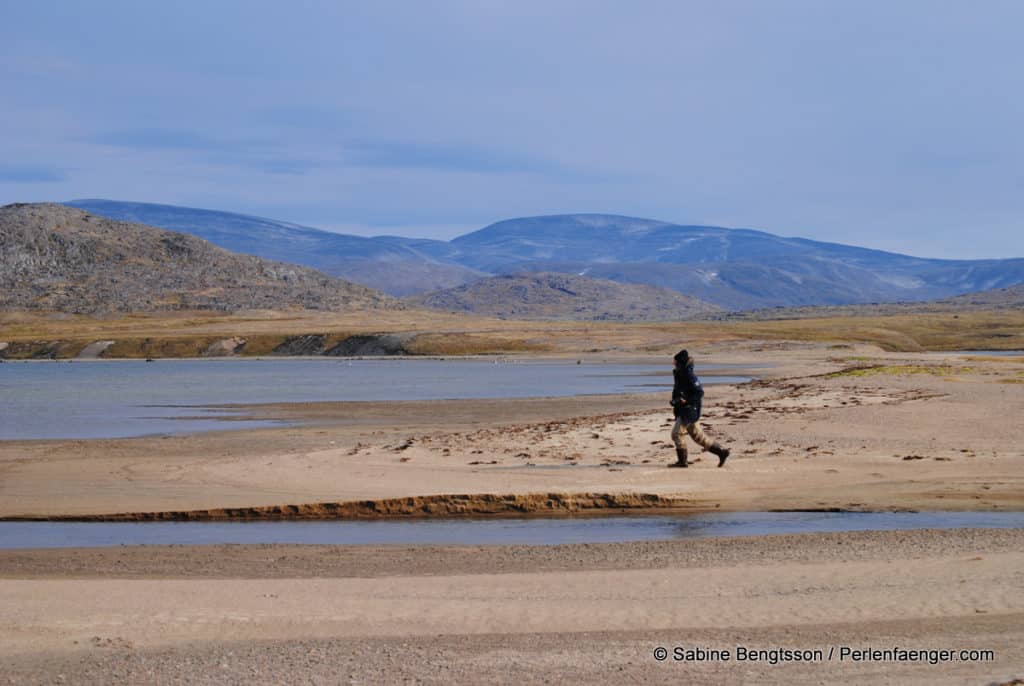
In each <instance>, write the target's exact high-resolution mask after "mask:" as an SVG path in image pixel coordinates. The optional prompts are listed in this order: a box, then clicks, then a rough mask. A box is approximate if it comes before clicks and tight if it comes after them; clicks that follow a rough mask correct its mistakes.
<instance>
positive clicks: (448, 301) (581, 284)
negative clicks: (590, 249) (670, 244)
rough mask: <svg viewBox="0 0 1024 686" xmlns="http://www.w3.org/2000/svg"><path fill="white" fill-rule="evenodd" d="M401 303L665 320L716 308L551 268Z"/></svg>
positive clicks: (538, 315)
mask: <svg viewBox="0 0 1024 686" xmlns="http://www.w3.org/2000/svg"><path fill="white" fill-rule="evenodd" d="M406 302H407V303H409V304H410V305H414V306H417V307H427V308H431V309H437V310H446V311H453V312H468V313H472V314H477V315H483V316H488V317H500V318H502V319H580V320H611V321H666V320H679V319H691V318H693V317H695V316H697V315H706V314H709V313H711V312H717V311H718V310H719V308H717V307H715V306H714V305H711V304H710V303H706V302H702V301H700V300H697V299H696V298H690V297H688V296H685V295H682V294H681V293H676V292H675V291H670V290H667V289H664V288H653V287H651V286H642V285H636V284H623V283H616V282H615V281H608V280H605V279H592V278H589V277H585V276H572V275H569V274H553V273H529V274H515V275H510V276H497V277H492V278H489V279H482V280H480V281H475V282H473V283H471V284H468V285H465V286H459V287H457V288H450V289H446V290H443V291H438V292H434V293H428V294H425V295H418V296H411V297H409V298H406Z"/></svg>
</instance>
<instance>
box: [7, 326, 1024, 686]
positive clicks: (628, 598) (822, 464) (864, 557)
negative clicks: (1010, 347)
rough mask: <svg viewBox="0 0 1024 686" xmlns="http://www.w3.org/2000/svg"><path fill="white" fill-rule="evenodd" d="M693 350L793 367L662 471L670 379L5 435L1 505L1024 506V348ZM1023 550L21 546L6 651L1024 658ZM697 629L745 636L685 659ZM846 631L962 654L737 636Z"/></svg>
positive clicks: (42, 674) (999, 671)
mask: <svg viewBox="0 0 1024 686" xmlns="http://www.w3.org/2000/svg"><path fill="white" fill-rule="evenodd" d="M698 359H699V360H702V361H703V360H706V361H707V362H708V363H710V362H723V363H726V362H728V363H740V364H752V363H754V362H755V361H756V362H757V363H758V364H770V365H771V366H769V367H766V368H765V369H763V370H762V372H761V374H760V376H759V378H757V379H755V380H754V381H751V382H749V383H745V384H736V385H711V386H708V388H707V395H706V399H705V402H706V405H705V407H706V411H705V421H704V424H705V426H706V427H707V430H708V433H709V434H710V435H712V436H713V437H714V438H716V439H717V440H720V441H723V442H725V443H726V444H728V445H730V446H731V447H732V448H733V450H734V452H733V456H732V457H730V459H729V461H728V463H727V465H726V467H725V468H723V469H717V468H716V467H715V460H713V459H710V458H709V456H707V455H704V456H703V457H702V456H701V454H700V453H699V452H695V453H692V457H691V459H693V457H696V458H700V459H698V461H697V462H696V463H695V464H694V465H693V466H692V467H691V468H690V469H688V470H685V471H683V470H670V469H666V468H665V465H666V464H667V462H669V461H670V460H671V459H672V457H673V451H672V449H671V447H670V443H669V438H668V429H669V423H670V410H669V408H668V407H667V402H666V398H665V397H664V396H665V394H664V393H661V394H642V395H634V396H590V397H581V398H563V399H555V398H549V399H523V400H493V401H438V402H399V403H320V404H315V405H289V406H258V407H252V408H248V411H250V412H251V413H252V414H253V415H254V416H257V417H272V418H278V419H292V420H299V421H301V422H302V424H301V425H299V426H293V427H289V428H279V429H260V430H256V431H239V432H231V431H225V432H213V433H207V434H195V435H189V436H171V437H146V438H135V439H109V440H107V439H104V440H89V441H84V440H63V441H21V442H5V443H0V516H3V517H8V518H10V517H38V518H46V517H61V516H75V517H88V516H97V515H113V514H121V515H124V514H126V513H127V514H128V515H131V516H137V518H140V519H142V518H145V516H147V515H153V514H154V513H167V512H178V513H192V514H193V515H195V516H197V517H201V516H210V515H211V513H212V512H213V511H219V512H221V513H222V514H223V512H224V511H225V509H226V508H227V509H230V508H239V509H240V511H242V512H248V513H250V514H252V513H253V512H254V510H253V508H268V507H269V508H274V507H279V506H283V505H296V506H298V505H309V504H317V503H320V504H323V503H352V502H355V501H377V502H380V501H384V500H387V499H398V500H399V501H401V502H405V503H407V506H406V507H404V508H403V507H398V506H395V507H391V508H390V509H388V510H387V512H386V513H385V514H387V516H392V517H403V516H429V515H430V514H431V513H432V512H435V511H434V510H431V509H430V508H428V507H425V506H424V502H425V501H424V499H423V498H422V497H425V496H444V495H450V494H461V495H464V496H466V498H463V500H462V501H460V502H462V503H463V504H465V503H467V502H469V503H472V502H474V501H473V498H477V499H478V501H479V502H484V501H485V498H484V497H485V496H494V495H510V496H511V495H516V496H529V495H530V494H549V493H555V494H562V495H565V496H572V495H573V494H611V495H617V496H623V497H625V496H641V495H649V496H658V497H659V498H663V499H665V501H666V502H671V503H672V504H673V507H674V508H675V509H677V510H683V511H686V510H692V511H702V510H719V511H723V510H725V511H730V510H731V511H747V510H772V509H783V510H785V509H811V510H814V509H842V510H908V509H910V510H979V511H1001V510H1007V511H1019V510H1021V509H1022V508H1024V449H1022V448H1021V438H1024V436H1022V432H1024V427H1022V426H1021V425H1020V424H1019V422H1017V421H1016V419H1015V418H1016V417H1019V416H1024V392H1022V389H1024V386H1022V385H1021V384H1020V379H1021V375H1022V371H1024V360H1021V359H1020V358H1013V357H1009V358H995V357H975V356H964V355H956V354H949V353H941V354H940V353H914V354H911V353H899V354H897V353H883V352H880V351H879V350H878V349H876V348H872V347H869V346H842V347H838V348H837V347H835V346H826V345H818V344H794V345H791V346H789V345H778V344H776V345H773V346H771V347H767V346H765V347H761V348H759V349H757V350H755V349H754V348H753V346H752V345H751V344H743V345H735V346H733V347H731V348H729V347H724V346H723V347H721V348H716V350H715V351H714V353H713V354H712V355H708V356H706V357H702V358H698ZM698 364H699V363H698ZM698 371H699V366H698ZM439 500H440V501H441V502H444V501H445V500H446V499H445V498H441V499H439ZM437 501H438V499H435V500H434V501H433V502H437ZM529 502H530V503H533V504H532V505H530V507H527V508H526V511H525V514H530V513H533V514H537V515H544V514H549V513H550V509H549V508H550V505H546V504H545V503H550V502H551V499H550V498H545V497H537V498H534V499H530V500H529ZM278 511H279V512H281V510H278ZM615 511H618V510H615ZM436 512H437V513H444V514H451V512H450V511H444V510H443V508H442V510H439V511H436ZM521 514H522V513H521ZM1022 550H1024V533H1022V531H1021V530H1019V529H1011V530H955V531H931V530H924V531H912V532H851V533H839V534H800V535H791V536H771V537H752V538H728V539H708V540H679V541H662V542H644V543H624V544H601V545H567V546H533V547H531V546H474V547H467V546H452V547H443V546H269V545H264V546H172V547H151V546H147V547H143V548H116V549H110V548H108V549H71V550H60V551H53V550H9V551H0V578H2V581H0V608H2V609H3V612H4V615H5V617H6V618H7V621H6V622H5V623H4V627H3V628H2V629H0V631H2V635H3V640H2V646H3V647H2V648H0V660H2V663H3V666H4V670H3V671H4V673H5V674H6V675H7V678H8V679H9V680H10V683H97V684H98V683H211V684H212V683H268V684H269V683H481V682H492V683H512V682H516V683H551V682H554V681H557V680H561V679H575V680H577V681H580V682H583V683H598V682H603V683H607V682H615V683H647V682H654V683H678V682H680V681H691V682H694V681H695V682H702V683H779V684H783V683H786V684H789V683H830V682H844V683H845V682H856V683H900V684H904V683H920V684H925V683H927V684H935V683H972V684H988V683H1005V682H1009V681H1010V680H1011V679H1013V678H1015V677H1021V676H1024V652H1022V649H1021V646H1022V645H1024V640H1022V638H1024V635H1022V629H1021V627H1024V621H1022V620H1024V602H1022V601H1021V598H1024V576H1022V574H1021V569H1022V568H1024V565H1022V563H1024V553H1022V552H1021V551H1022ZM677 646H678V647H679V648H680V651H681V652H679V653H678V654H679V655H681V656H683V657H685V656H686V655H688V653H687V652H686V650H687V649H690V648H697V647H700V648H702V649H707V650H712V649H714V650H718V651H719V654H718V658H721V654H720V652H721V651H722V650H726V649H728V650H730V651H732V654H731V659H730V660H728V661H726V660H722V659H696V658H695V659H680V660H677V659H676V655H677V653H676V652H675V651H674V648H675V647H677ZM844 646H845V647H847V648H851V649H869V648H870V649H891V648H893V647H896V646H898V647H900V648H913V649H927V650H947V649H948V650H952V651H955V652H956V654H957V658H956V659H952V658H951V659H950V660H946V659H942V660H936V664H929V663H928V661H927V660H925V661H924V662H921V661H912V660H907V659H902V660H901V659H889V660H879V659H875V660H861V661H855V660H854V659H853V658H852V657H849V656H848V657H847V658H846V659H842V660H841V659H839V657H838V654H834V655H833V657H832V659H820V660H818V659H816V660H813V661H810V662H806V661H800V662H792V661H786V660H783V661H782V663H780V664H769V663H768V662H765V661H760V662H752V661H751V660H749V659H743V660H740V659H738V656H737V655H736V651H737V650H738V649H739V648H743V649H744V650H746V649H750V650H767V649H773V648H777V649H788V650H798V651H807V650H809V651H812V653H810V655H811V656H812V657H813V651H814V650H816V649H823V650H824V651H825V654H827V653H828V650H829V648H833V649H834V650H839V649H840V648H842V647H844ZM658 647H666V648H667V650H668V651H669V657H668V659H666V660H665V661H663V662H662V661H658V660H656V659H655V658H654V653H653V651H654V650H655V649H656V648H658ZM961 650H976V651H981V653H979V654H977V655H965V656H964V657H965V658H967V659H960V653H959V652H958V651H961ZM985 651H991V653H988V652H985ZM764 655H765V656H766V657H765V659H766V660H767V659H769V658H768V657H767V656H768V655H770V654H769V653H765V654H764ZM775 655H776V657H777V656H778V654H777V653H776V654H775ZM801 655H803V653H801ZM691 657H692V656H691ZM698 657H699V656H698ZM906 657H907V656H906V655H903V658H906Z"/></svg>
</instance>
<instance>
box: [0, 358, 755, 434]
mask: <svg viewBox="0 0 1024 686" xmlns="http://www.w3.org/2000/svg"><path fill="white" fill-rule="evenodd" d="M702 370H703V371H704V372H711V371H715V368H714V367H712V366H710V365H708V366H705V367H703V368H702ZM719 371H721V370H719ZM705 380H706V382H707V383H715V382H716V381H717V382H721V383H728V382H735V381H742V380H744V378H743V377H718V378H713V377H705ZM671 385H672V379H671V375H670V373H669V368H668V367H667V366H651V365H621V364H608V365H604V364H600V365H599V364H582V365H577V364H575V363H565V362H514V363H511V362H499V363H495V362H494V361H492V360H488V361H482V360H337V359H301V360H295V359H287V360H281V359H274V360H159V361H157V362H155V363H146V362H144V361H141V360H140V361H134V360H117V361H96V362H81V361H78V362H74V363H68V362H66V361H63V362H9V363H7V364H0V440H14V439H32V438H115V437H124V436H141V435H146V434H157V433H185V432H192V431H202V430H210V429H225V428H248V427H257V426H265V425H269V424H272V422H258V421H250V420H237V421H233V422H230V423H227V422H224V421H222V420H223V419H224V418H230V417H232V416H239V414H238V413H239V412H240V411H239V410H231V409H224V408H216V407H212V406H216V405H225V404H239V403H277V402H317V401H330V400H376V401H381V400H434V399H443V398H524V397H538V396H571V395H585V394H595V393H628V392H647V391H657V390H662V389H668V388H670V387H671Z"/></svg>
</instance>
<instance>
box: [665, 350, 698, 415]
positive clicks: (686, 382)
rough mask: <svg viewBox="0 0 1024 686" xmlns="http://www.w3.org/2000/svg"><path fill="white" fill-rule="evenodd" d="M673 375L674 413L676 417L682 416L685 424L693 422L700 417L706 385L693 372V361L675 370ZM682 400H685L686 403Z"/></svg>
mask: <svg viewBox="0 0 1024 686" xmlns="http://www.w3.org/2000/svg"><path fill="white" fill-rule="evenodd" d="M672 377H673V379H674V381H675V383H674V384H672V410H673V413H674V414H675V416H676V418H682V420H683V423H684V424H693V423H694V422H695V421H697V420H698V419H700V405H701V401H702V400H703V399H704V387H703V386H701V385H700V379H698V378H697V375H696V374H694V372H693V362H690V363H689V364H687V365H686V366H685V367H683V368H682V369H675V370H673V372H672ZM680 400H685V401H686V402H685V404H684V403H681V402H679V401H680Z"/></svg>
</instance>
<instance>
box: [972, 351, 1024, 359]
mask: <svg viewBox="0 0 1024 686" xmlns="http://www.w3.org/2000/svg"><path fill="white" fill-rule="evenodd" d="M956 352H957V354H958V355H978V356H995V357H1017V356H1018V355H1020V356H1024V350H957V351H956Z"/></svg>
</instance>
